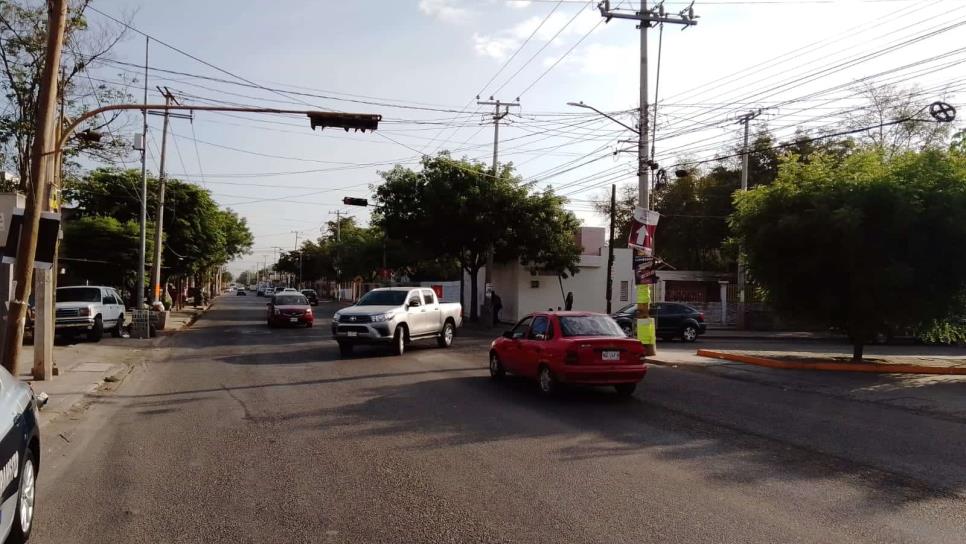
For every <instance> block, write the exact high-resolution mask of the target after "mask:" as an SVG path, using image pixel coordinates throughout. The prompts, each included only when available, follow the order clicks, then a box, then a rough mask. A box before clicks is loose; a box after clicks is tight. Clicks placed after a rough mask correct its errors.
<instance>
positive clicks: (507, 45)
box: [473, 10, 600, 60]
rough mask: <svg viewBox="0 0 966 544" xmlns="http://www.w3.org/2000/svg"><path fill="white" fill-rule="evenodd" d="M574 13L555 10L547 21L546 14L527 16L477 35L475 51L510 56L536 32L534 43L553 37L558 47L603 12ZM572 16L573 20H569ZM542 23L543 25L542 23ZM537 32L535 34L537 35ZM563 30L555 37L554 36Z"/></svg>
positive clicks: (480, 53)
mask: <svg viewBox="0 0 966 544" xmlns="http://www.w3.org/2000/svg"><path fill="white" fill-rule="evenodd" d="M573 17H574V13H573V12H570V13H560V12H554V13H552V14H551V15H550V16H549V17H547V18H546V22H543V21H544V17H543V16H534V17H528V18H526V19H524V20H522V21H520V22H519V23H517V24H515V25H513V26H512V27H510V28H509V29H508V30H505V31H502V32H498V33H496V34H492V35H488V36H487V35H474V36H473V41H474V44H475V46H476V52H477V54H479V55H482V56H489V57H493V58H495V59H497V60H501V59H504V58H506V57H507V56H509V55H510V53H511V52H512V51H513V50H514V49H516V47H518V46H519V45H520V44H521V43H523V41H524V40H526V39H527V38H528V37H530V35H531V34H533V38H532V39H531V43H539V44H542V43H544V42H547V41H549V40H550V39H553V42H552V43H551V47H559V46H562V45H566V44H567V43H570V42H571V41H572V40H574V39H576V38H578V37H580V36H583V35H584V34H586V33H587V32H589V31H590V30H591V29H592V28H594V26H595V25H596V24H597V23H598V22H600V15H599V14H597V13H596V12H594V11H590V10H583V11H581V12H580V14H579V15H577V17H576V19H573ZM571 19H573V22H570V21H571ZM541 22H543V24H542V25H541V24H540V23H541ZM534 31H536V34H534ZM558 32H559V33H560V34H559V35H558V36H557V37H556V38H554V35H556V34H557V33H558Z"/></svg>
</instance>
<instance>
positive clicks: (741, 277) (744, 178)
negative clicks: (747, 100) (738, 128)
mask: <svg viewBox="0 0 966 544" xmlns="http://www.w3.org/2000/svg"><path fill="white" fill-rule="evenodd" d="M761 111H762V110H760V109H759V110H753V111H749V112H748V113H746V114H744V115H742V116H741V117H739V118H738V123H739V124H742V125H744V127H745V138H744V145H742V147H741V191H742V192H744V191H747V190H748V125H749V124H750V123H751V120H752V119H754V118H755V117H758V116H759V115H761ZM743 250H744V248H739V249H738V316H737V317H738V319H737V325H738V328H739V329H744V328H745V283H746V279H745V263H744V261H743V260H742V257H743V253H744V251H743Z"/></svg>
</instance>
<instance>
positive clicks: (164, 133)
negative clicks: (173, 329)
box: [151, 89, 174, 304]
mask: <svg viewBox="0 0 966 544" xmlns="http://www.w3.org/2000/svg"><path fill="white" fill-rule="evenodd" d="M173 101H174V96H173V95H172V94H171V91H169V90H167V89H165V90H164V104H165V105H166V106H170V105H171V102H173ZM170 118H171V112H170V111H169V110H167V109H165V110H164V123H163V124H162V128H161V164H160V166H159V169H158V170H159V171H158V212H157V214H156V216H155V219H154V259H152V261H151V303H152V304H153V303H154V302H157V301H159V300H163V293H162V292H161V253H162V249H163V247H162V245H161V244H162V238H163V235H164V189H165V185H167V179H166V175H165V172H164V156H165V150H166V148H167V147H168V120H169V119H170Z"/></svg>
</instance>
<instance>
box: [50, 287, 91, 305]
mask: <svg viewBox="0 0 966 544" xmlns="http://www.w3.org/2000/svg"><path fill="white" fill-rule="evenodd" d="M55 298H56V300H57V302H100V301H101V290H100V289H98V288H97V287H61V288H59V289H57V294H56V296H55Z"/></svg>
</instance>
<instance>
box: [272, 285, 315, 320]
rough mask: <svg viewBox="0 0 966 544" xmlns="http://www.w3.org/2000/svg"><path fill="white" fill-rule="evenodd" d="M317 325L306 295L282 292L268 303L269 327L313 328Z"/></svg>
mask: <svg viewBox="0 0 966 544" xmlns="http://www.w3.org/2000/svg"><path fill="white" fill-rule="evenodd" d="M313 323H315V316H314V315H312V306H310V305H309V300H308V299H307V298H305V295H303V294H302V293H298V292H281V293H278V294H277V295H273V296H272V301H271V302H269V303H268V326H269V327H284V326H291V325H304V326H306V327H311V326H312V324H313Z"/></svg>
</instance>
